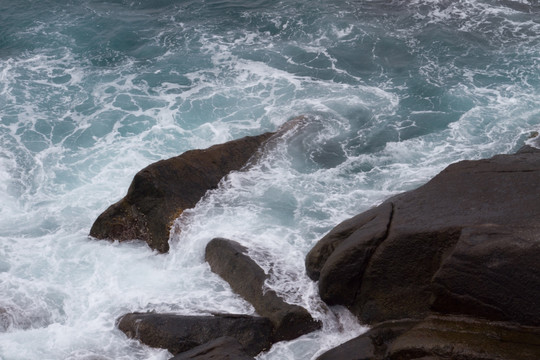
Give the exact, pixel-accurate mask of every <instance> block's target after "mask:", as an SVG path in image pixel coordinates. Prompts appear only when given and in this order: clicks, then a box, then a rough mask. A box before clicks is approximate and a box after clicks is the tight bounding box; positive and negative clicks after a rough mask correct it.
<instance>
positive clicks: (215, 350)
mask: <svg viewBox="0 0 540 360" xmlns="http://www.w3.org/2000/svg"><path fill="white" fill-rule="evenodd" d="M171 360H254V358H253V357H252V356H249V355H247V354H246V353H245V352H244V349H243V347H242V345H241V344H240V343H239V342H238V340H236V339H235V338H232V337H227V336H224V337H221V338H218V339H216V340H213V341H210V342H208V343H206V344H204V345H200V346H197V347H195V348H193V349H191V350H189V351H186V352H183V353H181V354H178V355H176V356H175V357H173V358H172V359H171Z"/></svg>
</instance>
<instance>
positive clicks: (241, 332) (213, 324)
mask: <svg viewBox="0 0 540 360" xmlns="http://www.w3.org/2000/svg"><path fill="white" fill-rule="evenodd" d="M118 328H119V329H120V330H121V331H123V332H124V333H125V334H126V335H127V336H128V337H130V338H133V339H137V340H139V341H140V342H142V343H143V344H146V345H148V346H151V347H157V348H163V349H167V350H169V351H170V352H171V353H173V354H179V353H182V352H186V351H188V350H191V349H193V348H195V347H198V346H200V345H204V344H206V343H208V342H210V341H214V340H216V339H219V338H222V337H229V338H233V339H235V340H236V341H238V343H240V345H241V347H242V351H244V352H245V353H246V354H249V355H256V354H258V353H260V352H261V351H263V350H267V349H269V348H270V346H271V344H272V332H273V326H272V323H271V322H270V320H268V319H267V318H263V317H258V316H249V315H231V314H216V315H214V316H212V315H210V316H186V315H175V314H156V313H130V314H126V315H124V316H122V317H121V318H120V319H118Z"/></svg>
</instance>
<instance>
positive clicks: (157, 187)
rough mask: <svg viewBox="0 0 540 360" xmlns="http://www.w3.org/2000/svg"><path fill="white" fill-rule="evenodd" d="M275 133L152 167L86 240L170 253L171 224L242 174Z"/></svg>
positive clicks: (136, 179) (193, 152)
mask: <svg viewBox="0 0 540 360" xmlns="http://www.w3.org/2000/svg"><path fill="white" fill-rule="evenodd" d="M274 134H275V133H270V132H269V133H265V134H262V135H258V136H248V137H244V138H241V139H238V140H234V141H229V142H227V143H224V144H219V145H214V146H212V147H210V148H208V149H204V150H190V151H187V152H185V153H183V154H182V155H180V156H176V157H173V158H170V159H167V160H161V161H158V162H156V163H153V164H151V165H149V166H147V167H146V168H144V169H142V170H141V171H139V172H138V173H137V174H136V175H135V177H134V178H133V181H132V183H131V185H130V187H129V189H128V192H127V195H126V196H125V197H124V198H123V199H121V200H120V201H118V202H117V203H115V204H113V205H111V206H110V207H109V208H108V209H107V210H105V211H104V212H103V213H102V214H101V215H100V216H99V217H98V218H97V219H96V221H95V222H94V224H93V225H92V228H91V230H90V236H93V237H95V238H98V239H110V240H118V241H123V240H133V239H140V240H144V241H146V242H147V243H148V245H149V246H150V247H151V248H152V249H155V250H157V251H159V252H167V251H168V250H169V231H170V228H171V225H172V222H173V221H174V219H176V218H177V217H178V216H179V215H180V214H181V213H182V212H183V211H184V210H185V209H189V208H192V207H194V206H195V205H196V204H197V202H198V201H199V200H200V199H201V198H202V197H203V196H204V194H205V193H206V192H207V191H208V190H212V189H215V188H217V186H218V184H219V182H220V181H221V179H222V178H223V177H224V176H226V175H227V174H228V173H230V172H231V171H233V170H239V169H241V168H242V167H243V166H244V165H245V164H246V163H247V162H248V160H249V159H250V158H251V157H252V156H253V155H254V154H255V153H256V152H257V150H258V149H259V148H260V147H261V146H262V145H263V144H264V143H265V142H266V141H267V140H268V139H269V138H270V137H271V136H272V135H274Z"/></svg>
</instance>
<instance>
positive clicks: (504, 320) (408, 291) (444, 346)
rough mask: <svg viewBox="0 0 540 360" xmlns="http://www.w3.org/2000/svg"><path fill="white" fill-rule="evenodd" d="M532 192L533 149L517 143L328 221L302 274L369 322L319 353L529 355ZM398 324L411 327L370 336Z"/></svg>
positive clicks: (538, 188) (534, 284) (534, 265)
mask: <svg viewBox="0 0 540 360" xmlns="http://www.w3.org/2000/svg"><path fill="white" fill-rule="evenodd" d="M539 194H540V150H539V149H535V148H531V147H529V146H525V147H523V148H522V149H521V150H520V151H518V152H517V153H515V154H510V155H497V156H494V157H492V158H490V159H482V160H476V161H461V162H458V163H455V164H452V165H450V166H448V167H447V168H446V169H444V170H443V171H442V172H441V173H439V174H438V175H437V176H435V177H434V178H433V179H432V180H430V181H429V182H428V183H426V184H425V185H423V186H421V187H419V188H418V189H415V190H412V191H408V192H405V193H402V194H399V195H397V196H394V197H392V198H390V199H388V200H387V201H386V202H384V203H383V204H381V205H379V206H378V207H375V208H373V209H370V210H368V211H366V212H364V213H362V214H359V215H357V216H355V217H353V218H351V219H348V220H345V221H344V222H342V223H341V224H339V225H338V226H336V227H335V228H334V229H332V230H331V231H330V232H329V233H328V234H327V235H326V236H325V237H323V238H322V239H321V240H320V241H319V243H317V244H316V245H315V247H314V248H313V249H312V250H311V251H310V252H309V254H308V255H307V257H306V271H307V273H308V275H309V276H310V277H311V278H312V279H314V280H318V281H319V292H320V295H321V298H322V299H323V300H324V301H326V302H327V303H328V304H331V305H334V304H340V305H344V306H346V307H348V308H349V309H350V310H351V312H353V314H355V315H356V316H357V317H358V318H359V319H360V321H362V322H364V323H367V324H371V325H374V328H373V329H372V330H370V331H369V332H368V333H366V334H364V335H362V336H360V337H358V338H357V339H353V340H351V341H350V342H347V343H346V344H343V345H341V346H339V347H337V348H335V349H332V350H330V351H328V352H327V353H326V354H323V355H321V357H320V358H319V359H321V360H323V359H324V360H326V359H331V358H332V359H335V360H345V359H347V360H351V359H390V360H393V359H396V360H398V359H428V358H429V359H439V358H445V359H446V358H452V359H463V360H473V359H474V360H487V359H516V360H517V359H527V360H529V359H531V360H532V359H538V358H540V340H538V339H540V337H539V336H538V335H539V334H540V275H539V274H540V261H539V260H540V235H539V234H540V201H539V200H540V199H539V198H538V196H539ZM400 321H412V322H413V323H416V325H414V326H412V327H411V328H410V329H407V330H406V331H404V332H402V333H401V334H399V335H398V336H396V337H395V338H393V339H390V340H389V341H388V342H384V347H381V346H379V345H377V344H376V342H374V340H373V337H372V335H373V332H374V331H375V332H376V331H377V329H379V328H380V327H381V326H383V327H384V326H386V325H384V324H389V323H392V322H400ZM351 354H356V355H354V356H353V355H351ZM360 354H364V355H365V356H364V357H362V356H363V355H362V356H360ZM351 356H352V357H351Z"/></svg>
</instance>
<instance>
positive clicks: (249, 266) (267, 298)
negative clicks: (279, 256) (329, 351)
mask: <svg viewBox="0 0 540 360" xmlns="http://www.w3.org/2000/svg"><path fill="white" fill-rule="evenodd" d="M206 261H208V263H209V264H210V267H211V269H212V271H213V272H215V273H216V274H218V275H220V276H221V277H222V278H223V279H225V280H226V281H227V282H228V283H229V284H230V285H231V288H232V289H233V290H234V291H235V292H236V293H238V294H239V295H240V296H242V297H243V298H244V299H246V300H247V301H249V302H250V303H251V304H252V305H253V307H254V308H255V310H256V311H257V313H258V314H259V315H261V316H264V317H267V318H269V319H270V320H271V321H272V323H273V324H274V327H275V333H274V341H281V340H291V339H294V338H296V337H298V336H301V335H304V334H307V333H309V332H312V331H314V330H317V329H319V328H320V323H319V322H317V321H315V320H313V318H312V317H311V315H310V314H309V312H308V311H307V310H306V309H304V308H302V307H300V306H298V305H292V304H288V303H286V302H285V301H283V299H281V298H280V297H279V296H278V295H277V294H276V292H275V291H273V290H269V289H266V288H265V285H264V282H265V281H266V279H267V275H266V274H265V273H264V270H263V269H261V268H260V267H259V265H257V263H255V261H253V260H252V259H251V258H250V257H249V256H247V255H246V248H245V247H243V246H242V245H240V244H239V243H237V242H236V241H232V240H227V239H222V238H216V239H213V240H212V241H210V242H209V243H208V245H207V247H206Z"/></svg>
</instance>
